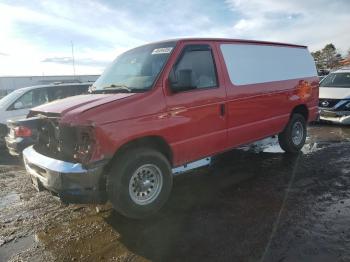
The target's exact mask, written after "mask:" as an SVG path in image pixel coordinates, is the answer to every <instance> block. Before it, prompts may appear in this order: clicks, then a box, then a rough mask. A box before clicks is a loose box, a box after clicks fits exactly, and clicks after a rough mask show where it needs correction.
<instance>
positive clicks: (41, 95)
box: [10, 88, 48, 110]
mask: <svg viewBox="0 0 350 262" xmlns="http://www.w3.org/2000/svg"><path fill="white" fill-rule="evenodd" d="M47 102H48V95H47V90H46V88H38V89H34V90H31V91H28V92H27V93H25V94H23V95H22V96H21V97H20V98H18V99H17V100H16V102H14V103H13V104H12V105H11V107H10V110H17V109H26V108H32V107H36V106H39V105H42V104H44V103H47Z"/></svg>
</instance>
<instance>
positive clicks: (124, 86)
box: [102, 84, 132, 93]
mask: <svg viewBox="0 0 350 262" xmlns="http://www.w3.org/2000/svg"><path fill="white" fill-rule="evenodd" d="M102 90H126V91H128V92H130V93H131V92H132V89H131V88H129V87H128V86H126V85H116V84H111V85H109V86H105V87H103V88H102Z"/></svg>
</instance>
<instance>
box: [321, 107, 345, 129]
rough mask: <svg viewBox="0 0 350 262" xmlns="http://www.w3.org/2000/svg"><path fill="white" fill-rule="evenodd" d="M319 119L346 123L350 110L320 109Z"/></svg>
mask: <svg viewBox="0 0 350 262" xmlns="http://www.w3.org/2000/svg"><path fill="white" fill-rule="evenodd" d="M320 120H323V121H330V122H334V123H338V124H344V125H347V124H350V111H333V110H327V109H320Z"/></svg>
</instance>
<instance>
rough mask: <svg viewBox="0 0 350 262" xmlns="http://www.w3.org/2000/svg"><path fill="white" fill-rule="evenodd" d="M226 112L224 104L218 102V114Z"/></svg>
mask: <svg viewBox="0 0 350 262" xmlns="http://www.w3.org/2000/svg"><path fill="white" fill-rule="evenodd" d="M225 113H226V108H225V104H220V115H221V116H224V115H225Z"/></svg>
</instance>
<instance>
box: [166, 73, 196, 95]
mask: <svg viewBox="0 0 350 262" xmlns="http://www.w3.org/2000/svg"><path fill="white" fill-rule="evenodd" d="M192 79H193V72H192V70H191V69H182V70H179V71H177V72H176V73H175V71H174V70H171V73H170V75H169V81H170V87H171V90H172V91H173V92H175V93H176V92H181V91H187V90H192V89H195V88H196V86H194V85H193V83H192V82H193V81H192Z"/></svg>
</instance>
